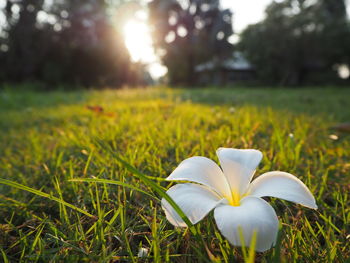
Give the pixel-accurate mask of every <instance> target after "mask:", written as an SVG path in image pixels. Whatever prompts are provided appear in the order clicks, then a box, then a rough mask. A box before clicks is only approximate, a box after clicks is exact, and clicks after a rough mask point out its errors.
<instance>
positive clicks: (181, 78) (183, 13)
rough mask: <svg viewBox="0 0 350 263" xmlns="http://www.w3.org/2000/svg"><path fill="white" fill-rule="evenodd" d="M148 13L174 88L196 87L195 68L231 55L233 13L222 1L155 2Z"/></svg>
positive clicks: (154, 0) (154, 37)
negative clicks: (194, 85) (230, 40)
mask: <svg viewBox="0 0 350 263" xmlns="http://www.w3.org/2000/svg"><path fill="white" fill-rule="evenodd" d="M149 9H150V24H151V25H152V27H153V40H154V44H155V49H156V51H157V53H158V55H159V56H160V58H161V60H162V62H163V63H164V65H165V66H166V67H167V68H168V78H169V82H170V83H171V84H176V85H179V84H180V85H181V84H185V85H193V84H196V82H197V78H196V72H195V66H196V65H198V64H200V63H203V62H207V61H209V60H214V61H216V62H218V63H219V61H222V60H224V59H226V58H227V57H229V56H231V55H232V45H231V44H230V43H229V42H228V38H229V37H230V36H231V35H232V13H231V11H230V10H228V9H222V8H221V7H220V1H218V0H214V1H212V0H185V1H177V0H171V1H162V0H153V1H152V2H150V4H149Z"/></svg>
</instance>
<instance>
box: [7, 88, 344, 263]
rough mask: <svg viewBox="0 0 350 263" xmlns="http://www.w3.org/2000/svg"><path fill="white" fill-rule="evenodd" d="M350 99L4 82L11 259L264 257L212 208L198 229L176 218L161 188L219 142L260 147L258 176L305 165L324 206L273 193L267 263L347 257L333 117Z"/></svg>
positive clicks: (308, 92)
mask: <svg viewBox="0 0 350 263" xmlns="http://www.w3.org/2000/svg"><path fill="white" fill-rule="evenodd" d="M349 97H350V90H347V89H331V88H322V89H321V88H310V89H303V90H301V89H300V90H299V89H251V88H248V89H244V88H235V89H197V90H181V89H176V90H171V89H166V88H157V89H137V90H120V91H113V90H105V91H101V92H99V91H75V92H63V91H62V92H60V91H57V92H50V93H42V92H33V91H25V90H23V91H21V92H18V91H17V92H16V90H11V87H7V88H5V89H3V90H1V91H0V178H1V180H0V215H1V216H0V252H1V253H0V261H4V262H16V261H21V262H50V261H51V262H56V261H59V262H77V261H79V262H206V261H217V262H219V261H221V262H242V261H244V260H245V261H246V262H248V261H249V262H253V261H254V259H252V258H251V257H252V255H251V253H250V254H249V255H248V253H249V251H248V250H247V251H245V250H244V251H242V249H241V248H235V247H232V246H230V245H229V243H228V242H227V241H226V240H225V239H224V238H223V237H222V236H221V235H220V233H219V231H218V229H217V227H216V225H215V222H214V220H213V215H212V214H210V215H209V216H208V217H207V218H206V219H205V220H203V221H201V223H199V224H197V225H196V226H195V227H194V231H198V232H199V236H197V237H196V236H195V235H194V234H193V232H191V231H189V230H185V229H177V228H174V227H173V226H172V225H170V223H168V222H167V220H166V218H165V215H164V213H163V211H162V209H161V207H160V198H161V195H160V192H157V191H155V189H156V188H157V187H158V188H157V189H158V190H160V191H161V190H164V189H166V188H168V187H169V186H170V185H171V184H169V183H167V182H165V181H164V178H165V177H166V176H167V175H169V173H170V172H171V171H172V170H173V169H174V168H175V167H176V166H177V165H178V164H179V163H180V162H181V161H182V160H184V159H185V158H188V157H190V156H193V155H202V156H207V157H209V158H212V159H214V160H216V161H217V157H216V156H215V150H216V149H217V148H218V147H221V146H222V147H235V148H256V149H260V150H261V151H262V152H263V153H264V158H263V161H262V163H261V164H260V166H259V168H258V170H257V174H261V173H263V172H266V171H270V170H282V171H287V172H290V173H293V174H295V175H297V176H298V177H299V178H300V179H301V180H302V181H303V182H305V183H306V185H307V186H308V187H309V188H310V190H311V192H312V193H313V194H314V195H315V198H316V201H317V204H318V207H319V209H318V210H317V211H314V210H310V209H307V208H304V207H301V206H299V205H295V204H293V203H288V202H285V201H281V200H278V199H270V200H269V201H270V203H271V204H272V206H273V207H274V208H275V210H276V213H277V215H278V216H279V220H280V222H281V230H280V233H279V236H280V238H279V242H278V243H277V245H276V247H275V248H274V249H271V250H269V251H267V252H265V253H256V255H255V260H256V261H257V262H346V260H347V259H348V258H349V257H350V246H349V243H350V242H349V240H350V236H349V235H350V228H349V221H350V198H349V190H350V187H349V181H350V161H349V160H350V159H349V157H350V140H349V136H347V135H346V134H339V133H337V131H334V130H331V129H330V127H331V126H332V125H334V124H336V123H338V122H345V121H349V120H350V107H348V104H349V103H348V99H349ZM87 106H99V107H90V109H88V108H87ZM100 107H102V108H103V110H102V108H100ZM331 134H335V135H337V136H338V139H336V140H334V136H333V137H332V138H333V139H331V138H330V137H329V135H331ZM117 158H122V159H123V160H125V161H126V162H127V164H125V163H124V164H123V163H121V162H120V161H118V159H117ZM128 164H130V165H131V166H133V167H135V168H136V169H137V170H138V171H139V172H140V174H141V175H146V177H145V178H146V179H145V178H143V179H145V180H146V181H145V180H143V179H142V177H140V175H138V174H137V173H138V171H136V172H135V171H133V170H132V167H131V168H130V167H128ZM72 179H75V181H74V180H72ZM147 180H148V181H151V182H153V184H154V185H153V186H152V185H150V184H149V183H148V181H147ZM111 181H112V182H111ZM110 183H113V184H110ZM155 187H156V188H155ZM65 202H66V203H65ZM67 203H68V205H69V206H70V207H69V206H67ZM198 237H200V238H198ZM142 248H143V250H141V249H142ZM140 251H141V252H142V251H144V252H143V254H144V255H145V254H147V256H146V257H142V258H140V257H138V253H139V252H140ZM141 254H142V253H141ZM210 255H211V257H210ZM249 257H250V258H249ZM347 262H349V261H347Z"/></svg>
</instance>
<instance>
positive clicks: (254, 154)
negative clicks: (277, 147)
mask: <svg viewBox="0 0 350 263" xmlns="http://www.w3.org/2000/svg"><path fill="white" fill-rule="evenodd" d="M216 153H217V155H218V157H219V160H220V164H221V167H222V169H223V171H224V174H225V176H226V178H227V180H228V182H229V184H230V187H231V189H232V190H233V191H234V192H236V193H239V194H240V195H242V194H243V193H245V191H246V190H247V187H248V186H249V183H250V181H251V179H252V177H253V175H254V172H255V169H256V167H257V166H258V164H259V163H260V161H261V159H262V153H261V152H260V151H258V150H252V149H247V150H240V149H232V148H219V149H218V150H217V152H216Z"/></svg>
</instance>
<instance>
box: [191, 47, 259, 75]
mask: <svg viewBox="0 0 350 263" xmlns="http://www.w3.org/2000/svg"><path fill="white" fill-rule="evenodd" d="M216 68H221V69H227V70H251V69H253V67H252V65H251V64H250V63H249V61H248V60H247V59H246V58H245V57H244V56H243V54H242V53H241V52H238V51H235V52H233V54H232V57H231V58H228V59H226V60H224V61H221V62H217V61H215V60H211V61H208V62H205V63H202V64H199V65H197V66H196V67H195V71H196V72H202V71H210V70H214V69H216Z"/></svg>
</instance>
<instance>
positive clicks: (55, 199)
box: [0, 178, 95, 217]
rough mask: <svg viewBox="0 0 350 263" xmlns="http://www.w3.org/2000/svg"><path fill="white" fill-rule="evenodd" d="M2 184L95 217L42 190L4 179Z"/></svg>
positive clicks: (0, 180) (0, 182)
mask: <svg viewBox="0 0 350 263" xmlns="http://www.w3.org/2000/svg"><path fill="white" fill-rule="evenodd" d="M0 184H4V185H8V186H10V187H14V188H17V189H20V190H23V191H26V192H29V193H32V194H35V195H38V196H41V197H45V198H47V199H50V200H52V201H55V202H57V203H59V204H61V205H64V206H67V207H69V208H71V209H73V210H75V211H77V212H80V213H82V214H84V215H86V216H88V217H95V216H94V215H92V214H90V213H88V212H86V211H84V210H83V209H81V208H79V207H76V206H75V205H72V204H70V203H67V202H66V201H63V200H62V199H59V198H57V197H55V196H52V195H50V194H47V193H44V192H42V191H40V190H36V189H34V188H31V187H28V186H25V185H23V184H19V183H16V182H13V181H10V180H6V179H2V178H0Z"/></svg>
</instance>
